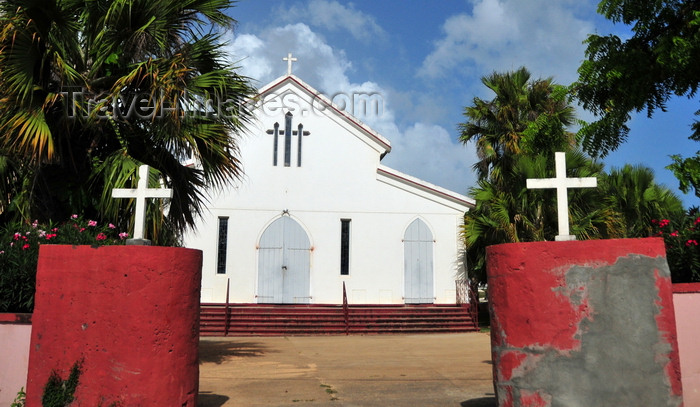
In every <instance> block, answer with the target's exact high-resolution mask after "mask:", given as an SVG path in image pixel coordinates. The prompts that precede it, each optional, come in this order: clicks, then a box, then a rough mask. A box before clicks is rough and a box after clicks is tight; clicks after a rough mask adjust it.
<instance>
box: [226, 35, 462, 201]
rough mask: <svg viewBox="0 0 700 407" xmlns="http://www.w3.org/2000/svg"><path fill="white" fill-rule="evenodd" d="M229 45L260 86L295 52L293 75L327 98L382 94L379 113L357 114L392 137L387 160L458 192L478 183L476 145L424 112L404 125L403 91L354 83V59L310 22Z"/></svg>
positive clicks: (240, 38)
mask: <svg viewBox="0 0 700 407" xmlns="http://www.w3.org/2000/svg"><path fill="white" fill-rule="evenodd" d="M229 47H230V50H229V52H230V53H232V54H233V55H234V56H235V57H234V59H235V60H237V61H239V65H240V66H241V68H242V73H243V74H244V75H248V76H250V77H253V78H256V79H257V80H259V81H260V83H259V84H258V85H259V86H264V85H265V84H267V83H268V82H270V81H272V80H274V79H275V78H277V77H279V76H281V75H284V74H285V73H286V68H287V64H286V63H285V62H284V61H282V57H283V56H285V55H287V52H290V51H291V52H293V54H294V55H295V56H296V57H298V62H296V63H295V64H294V74H295V75H297V76H298V77H300V78H301V79H302V80H304V81H305V82H307V83H309V84H310V85H311V86H313V87H315V88H316V89H318V90H319V91H320V92H322V93H324V94H325V95H326V96H327V97H329V98H331V99H333V98H334V95H353V94H374V95H378V96H379V97H380V98H381V101H382V104H381V109H380V114H373V113H372V112H369V114H361V112H357V111H356V112H353V113H355V116H357V117H358V118H359V119H360V120H362V121H363V122H365V123H367V124H368V125H369V126H370V127H372V128H373V129H374V130H376V131H377V132H379V133H380V134H381V135H382V136H384V137H386V138H387V139H389V141H390V142H391V145H392V151H391V153H390V154H389V155H387V156H386V158H385V159H384V160H383V163H384V164H386V165H388V166H390V167H392V168H395V169H397V170H399V171H402V172H405V173H407V174H410V175H413V176H416V177H418V178H421V179H424V180H425V181H428V182H431V183H433V184H436V185H439V186H442V187H445V188H448V189H451V190H454V191H456V192H459V193H465V192H466V189H467V187H468V186H469V185H473V184H474V173H473V171H472V170H471V166H472V164H473V163H474V162H476V154H475V152H474V148H473V146H469V147H464V146H463V145H462V144H460V143H459V142H455V141H453V140H452V139H451V137H450V134H449V132H448V131H447V130H446V129H445V128H444V127H441V126H438V125H435V124H432V123H429V122H427V121H426V120H429V119H427V118H425V117H423V118H422V119H421V120H424V121H423V122H415V123H408V124H407V125H404V127H405V130H402V129H401V126H399V125H398V124H397V122H396V117H395V114H394V107H393V106H392V100H391V97H392V95H397V96H399V100H400V99H401V98H402V97H403V96H404V95H402V94H401V93H397V92H391V91H388V90H387V89H386V88H384V87H382V86H381V85H380V84H377V83H374V82H363V83H353V82H351V81H350V80H349V78H348V76H347V75H346V72H347V71H348V70H349V69H350V68H351V66H352V64H351V62H350V61H348V60H347V57H346V56H345V54H344V53H343V52H342V51H338V50H334V49H332V48H331V47H330V46H329V45H328V44H327V43H326V42H325V41H324V40H323V38H322V37H321V36H319V35H317V34H316V33H314V32H313V31H312V30H311V28H310V27H309V26H307V25H305V24H290V25H287V26H284V27H272V28H269V29H266V30H263V31H262V32H260V33H258V34H250V33H246V34H243V35H237V36H236V37H235V38H234V40H233V41H232V42H231V45H229ZM337 100H341V99H339V98H338V99H337ZM402 102H403V101H400V102H399V103H402ZM411 103H413V102H410V103H409V104H411Z"/></svg>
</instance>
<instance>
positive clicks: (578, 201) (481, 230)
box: [459, 68, 620, 280]
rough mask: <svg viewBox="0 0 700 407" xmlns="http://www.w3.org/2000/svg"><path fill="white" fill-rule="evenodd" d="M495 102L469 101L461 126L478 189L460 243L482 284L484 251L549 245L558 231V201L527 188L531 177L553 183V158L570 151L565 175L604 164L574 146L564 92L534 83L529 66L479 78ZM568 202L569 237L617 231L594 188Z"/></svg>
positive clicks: (590, 172) (547, 82) (584, 173)
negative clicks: (473, 156) (472, 153)
mask: <svg viewBox="0 0 700 407" xmlns="http://www.w3.org/2000/svg"><path fill="white" fill-rule="evenodd" d="M482 82H483V83H484V85H485V86H487V87H488V88H489V89H491V90H492V91H493V92H494V93H495V96H494V98H493V99H492V100H488V101H485V100H482V99H480V98H474V99H473V105H472V106H468V107H466V108H465V109H464V116H465V118H466V119H467V121H466V122H464V123H462V124H460V125H459V129H460V130H461V132H462V136H461V141H462V142H463V143H468V142H475V144H476V149H477V153H478V157H479V158H480V161H479V162H477V164H476V165H475V169H476V171H477V174H478V176H479V183H478V185H477V186H476V187H474V188H472V189H471V190H470V195H471V196H473V197H474V199H475V200H476V208H475V209H473V210H471V211H469V212H468V213H467V214H466V215H465V226H464V240H465V244H466V248H467V253H466V255H467V265H468V268H469V272H470V274H471V276H472V277H476V278H478V279H480V280H484V279H485V275H484V272H485V251H486V247H487V246H489V245H492V244H498V243H515V242H528V241H538V240H553V239H554V236H555V235H556V234H557V233H558V230H557V216H556V199H555V194H554V193H553V192H552V191H544V190H528V189H526V188H525V184H526V180H527V179H528V178H548V177H551V176H552V174H551V171H552V168H554V152H555V151H567V152H568V154H567V163H568V165H567V166H568V168H569V175H570V176H580V177H589V176H597V175H599V174H600V173H601V171H602V165H600V164H598V163H596V162H594V161H592V160H590V159H589V158H588V157H586V156H585V155H584V154H583V153H581V152H580V151H577V150H576V149H575V148H574V147H575V145H576V141H575V138H574V135H573V134H572V133H571V132H569V131H568V130H567V126H569V125H571V124H572V123H573V122H574V119H575V117H574V114H573V108H572V106H571V105H570V104H569V103H568V100H567V98H566V93H565V92H564V91H563V90H564V88H563V87H562V86H560V85H557V84H555V83H553V82H552V80H551V79H535V80H531V78H530V73H529V72H528V70H527V69H526V68H520V69H518V70H516V71H514V72H506V73H493V74H491V75H489V76H487V77H484V78H483V79H482ZM570 195H571V198H570V215H571V218H572V220H573V222H572V233H574V234H576V235H577V236H579V237H581V238H597V237H601V236H608V235H609V234H610V233H619V232H618V231H619V229H620V227H619V225H618V224H616V223H615V222H616V218H614V217H612V216H610V215H611V214H610V213H608V211H609V209H608V208H600V207H597V206H596V205H595V204H593V203H595V202H600V201H602V200H603V199H604V197H603V196H601V195H600V194H599V192H598V191H597V190H591V189H586V190H583V189H579V190H576V191H573V192H572V193H571V194H570Z"/></svg>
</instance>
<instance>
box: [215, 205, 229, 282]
mask: <svg viewBox="0 0 700 407" xmlns="http://www.w3.org/2000/svg"><path fill="white" fill-rule="evenodd" d="M227 248H228V217H219V242H218V245H217V251H216V252H217V253H216V274H226V250H227Z"/></svg>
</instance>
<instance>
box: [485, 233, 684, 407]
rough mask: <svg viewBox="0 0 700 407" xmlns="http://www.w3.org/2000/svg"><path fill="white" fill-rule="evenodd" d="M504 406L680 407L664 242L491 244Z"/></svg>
mask: <svg viewBox="0 0 700 407" xmlns="http://www.w3.org/2000/svg"><path fill="white" fill-rule="evenodd" d="M487 256H488V257H487V258H488V266H487V267H488V283H489V307H490V312H491V345H492V354H493V362H494V387H495V389H496V396H497V400H498V405H499V407H511V406H512V407H519V406H532V407H545V406H553V405H566V406H569V405H570V406H574V405H576V406H579V405H580V406H680V405H682V389H681V380H680V367H679V366H680V365H679V359H678V345H677V341H676V326H675V320H674V311H673V296H672V289H671V279H670V273H669V270H668V265H667V263H666V255H665V249H664V243H663V240H662V239H656V238H652V239H622V240H597V241H573V242H535V243H516V244H504V245H497V246H492V247H489V248H488V249H487Z"/></svg>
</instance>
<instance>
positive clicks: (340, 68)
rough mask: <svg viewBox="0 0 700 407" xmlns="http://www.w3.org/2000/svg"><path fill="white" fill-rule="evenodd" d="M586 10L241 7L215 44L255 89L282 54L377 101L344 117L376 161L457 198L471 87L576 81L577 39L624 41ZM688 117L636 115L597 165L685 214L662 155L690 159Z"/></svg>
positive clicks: (329, 83) (467, 171)
mask: <svg viewBox="0 0 700 407" xmlns="http://www.w3.org/2000/svg"><path fill="white" fill-rule="evenodd" d="M596 6H597V2H596V1H590V0H587V1H586V0H555V1H552V0H527V1H523V0H441V1H433V2H429V1H427V0H424V1H418V0H411V1H407V0H372V1H365V0H359V1H355V2H352V3H345V2H342V3H341V2H338V1H335V0H298V1H297V0H265V1H259V0H240V1H239V2H238V3H237V6H236V7H234V8H233V9H231V11H230V14H231V15H232V16H233V17H234V18H235V19H236V20H238V21H239V24H238V26H237V27H236V29H235V30H234V32H232V33H227V34H226V39H227V40H228V41H229V48H228V50H229V53H230V55H231V58H232V60H234V61H235V62H236V63H237V64H238V65H239V66H240V67H241V72H242V73H243V74H246V75H248V76H250V77H252V78H254V79H255V80H256V85H257V86H258V87H262V86H264V85H265V84H267V83H268V82H269V81H272V80H274V79H275V78H277V77H279V76H281V75H284V74H285V73H286V70H287V64H286V62H284V61H282V58H283V57H284V56H286V55H287V53H288V52H292V53H293V54H294V56H295V57H297V58H298V61H297V62H295V63H294V67H293V73H294V74H295V75H297V76H298V77H300V78H301V79H302V80H304V81H305V82H307V83H309V84H310V85H311V86H313V87H315V88H316V89H317V90H319V91H321V92H322V93H324V94H325V95H327V96H329V97H331V98H332V97H333V95H338V94H345V95H348V94H353V93H362V92H366V93H373V94H377V95H380V96H381V100H382V101H383V105H382V110H381V111H380V112H378V113H377V114H372V113H370V114H366V115H363V114H360V113H359V112H354V113H356V115H357V116H358V117H359V118H360V119H361V120H363V121H364V122H366V123H367V124H368V125H370V126H371V127H372V128H373V129H375V130H376V131H378V132H379V133H380V134H382V135H383V136H384V137H386V138H388V139H389V140H390V141H391V144H392V152H391V153H390V154H389V155H388V156H387V157H386V158H385V159H384V160H383V163H384V164H385V165H388V166H390V167H393V168H396V169H398V170H400V171H403V172H405V173H407V174H410V175H413V176H416V177H419V178H422V179H424V180H426V181H429V182H432V183H434V184H436V185H439V186H442V187H445V188H449V189H451V190H454V191H456V192H459V193H462V194H467V190H468V188H469V187H470V186H472V185H474V181H475V174H474V172H473V171H472V169H471V167H472V165H473V164H474V162H475V161H476V154H475V152H474V147H473V145H466V146H465V145H462V144H461V143H459V142H458V141H457V137H458V131H457V124H458V123H460V122H462V121H463V116H462V110H463V108H464V106H467V105H470V104H471V102H472V99H473V98H474V97H475V96H478V97H481V98H486V99H490V98H491V97H492V94H489V91H488V90H487V89H486V88H485V87H484V86H483V84H481V82H480V78H481V77H482V76H484V75H487V74H489V73H491V72H493V71H498V72H504V71H508V70H513V69H517V68H518V67H520V66H525V67H527V68H528V69H529V70H530V71H531V72H532V74H533V77H534V78H537V77H553V78H554V79H555V81H556V82H558V83H560V84H567V85H568V84H569V83H571V82H572V81H574V80H575V79H576V78H577V73H576V69H577V68H578V66H579V64H580V62H581V60H582V59H583V57H584V50H585V47H584V45H583V43H582V42H583V41H584V40H585V38H586V36H587V34H589V33H598V34H608V33H615V34H618V35H621V36H623V37H624V36H627V35H629V34H628V31H627V27H625V26H621V25H617V26H616V25H613V24H612V23H610V22H609V21H607V20H605V19H604V18H602V17H601V16H600V15H598V14H597V13H596ZM697 108H698V104H697V99H695V100H690V101H689V100H687V99H685V98H682V99H677V100H673V101H671V102H670V103H669V111H668V112H666V113H664V112H657V113H656V114H655V115H654V117H653V118H652V119H647V118H646V115H645V113H642V114H639V115H637V116H635V117H634V118H633V120H632V121H631V122H630V123H629V124H630V127H631V132H630V137H629V140H628V141H627V142H626V143H625V144H624V145H623V146H622V147H621V148H620V149H619V150H618V151H616V152H614V153H612V154H610V155H609V156H608V157H606V158H605V159H604V160H603V161H604V162H605V163H606V167H608V168H610V167H621V166H623V165H624V164H626V163H630V164H643V165H646V166H648V167H651V168H652V169H654V171H655V174H656V178H657V181H658V182H660V183H663V184H665V185H666V186H668V187H669V188H671V189H672V190H674V191H676V192H677V193H678V195H679V196H680V197H681V198H682V199H683V201H684V203H685V204H686V206H690V205H698V204H699V202H698V201H697V198H695V196H694V195H692V194H690V195H683V194H682V193H681V192H680V191H678V190H677V186H678V182H677V180H676V179H675V178H674V177H673V174H672V173H671V172H670V171H668V170H666V169H664V167H665V166H666V165H668V164H669V163H670V158H669V155H671V154H681V155H684V156H690V155H693V154H694V153H695V151H696V150H698V144H697V143H696V142H692V141H690V140H688V138H687V137H688V135H689V134H690V127H689V126H690V124H691V123H692V121H693V113H694V112H695V110H697ZM579 113H580V114H579V117H580V118H582V119H590V118H591V117H590V116H589V115H587V114H586V113H585V112H583V111H579Z"/></svg>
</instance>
